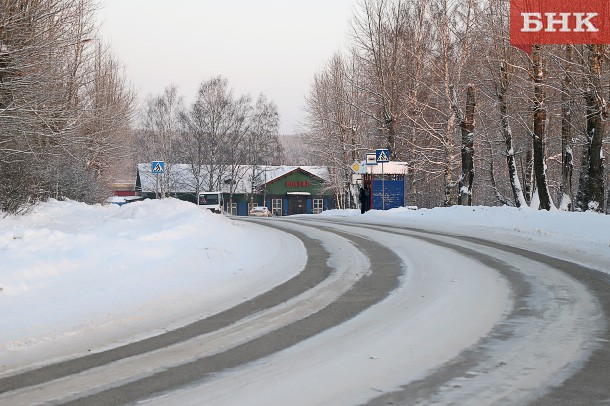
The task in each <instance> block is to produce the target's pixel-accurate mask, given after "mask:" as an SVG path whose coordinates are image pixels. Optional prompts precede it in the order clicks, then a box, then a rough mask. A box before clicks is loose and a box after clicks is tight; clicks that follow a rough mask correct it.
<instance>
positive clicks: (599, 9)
mask: <svg viewBox="0 0 610 406" xmlns="http://www.w3.org/2000/svg"><path fill="white" fill-rule="evenodd" d="M510 43H511V44H512V45H513V46H515V47H518V48H521V49H523V50H525V51H526V52H528V53H530V52H531V50H532V47H531V46H532V45H533V44H609V43H610V0H511V2H510Z"/></svg>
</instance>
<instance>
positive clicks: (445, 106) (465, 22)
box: [304, 0, 610, 212]
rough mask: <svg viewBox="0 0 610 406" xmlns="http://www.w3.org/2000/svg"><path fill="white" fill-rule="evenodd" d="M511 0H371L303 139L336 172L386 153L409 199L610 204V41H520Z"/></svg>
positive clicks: (358, 13)
mask: <svg viewBox="0 0 610 406" xmlns="http://www.w3.org/2000/svg"><path fill="white" fill-rule="evenodd" d="M509 9H510V2H509V0H463V1H453V0H410V1H407V0H360V1H359V2H358V3H357V5H356V7H355V9H354V15H353V18H352V21H351V29H350V32H349V33H348V36H349V38H350V41H349V44H350V45H349V46H348V47H346V49H342V50H340V51H339V52H337V53H336V55H335V56H334V57H333V58H332V59H331V60H329V61H328V62H327V64H326V66H325V67H324V68H323V69H322V70H321V71H320V72H319V73H318V74H317V75H316V76H315V78H314V80H313V84H312V86H311V91H310V93H309V95H308V97H307V113H308V118H307V121H306V123H305V124H306V128H305V135H304V137H305V138H304V139H305V140H306V142H307V143H308V146H309V150H310V152H311V154H312V155H313V156H315V157H316V159H317V160H318V162H319V163H326V164H328V165H329V166H330V167H332V168H333V169H334V170H335V171H336V174H337V175H336V177H335V179H336V180H337V181H336V182H335V184H334V185H333V187H334V188H335V189H336V194H337V195H342V196H344V206H349V205H350V199H349V197H348V195H349V187H348V182H349V179H350V175H351V169H350V166H351V164H352V163H353V162H354V161H361V160H363V159H364V155H365V153H366V152H369V151H371V150H373V151H374V150H375V149H376V148H388V149H389V150H390V152H391V158H392V159H393V160H398V161H404V162H407V163H408V164H409V169H410V173H409V174H408V176H407V186H406V194H407V204H408V205H415V206H418V207H436V206H450V205H453V204H465V205H469V204H476V205H512V206H517V207H523V206H525V205H529V206H531V207H534V208H542V209H551V208H553V207H557V208H561V209H563V210H579V211H583V210H595V211H598V212H604V211H605V210H609V209H607V201H608V200H610V197H608V195H606V193H607V191H608V179H607V178H608V174H607V172H606V170H605V168H604V159H605V151H607V148H608V141H609V138H608V135H607V129H606V128H605V127H606V125H605V123H606V121H607V116H608V106H607V97H609V94H610V86H609V85H610V75H609V74H608V72H609V70H608V68H607V66H608V56H609V54H608V48H607V47H606V46H603V45H544V46H538V45H535V46H533V49H532V51H533V52H532V54H531V55H528V54H527V53H525V52H524V51H522V50H519V49H517V48H514V47H512V46H511V45H510V37H509Z"/></svg>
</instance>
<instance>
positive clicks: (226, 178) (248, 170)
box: [138, 163, 329, 194]
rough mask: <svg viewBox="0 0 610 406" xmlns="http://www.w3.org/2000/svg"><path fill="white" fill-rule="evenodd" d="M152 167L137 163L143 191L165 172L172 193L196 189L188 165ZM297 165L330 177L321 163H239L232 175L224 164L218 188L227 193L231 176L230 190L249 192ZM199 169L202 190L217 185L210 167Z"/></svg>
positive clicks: (152, 188) (189, 191)
mask: <svg viewBox="0 0 610 406" xmlns="http://www.w3.org/2000/svg"><path fill="white" fill-rule="evenodd" d="M151 168H152V165H151V163H140V164H138V173H139V175H140V183H141V187H142V192H153V191H155V190H157V176H159V177H162V176H167V175H168V174H169V184H170V189H171V192H172V193H193V192H194V191H195V185H196V184H197V182H196V179H195V176H194V175H193V171H192V168H191V165H188V164H166V172H167V173H166V174H164V175H154V174H153V173H152V170H151ZM299 168H300V169H302V170H304V171H306V172H309V173H311V174H312V175H314V176H317V177H319V178H321V179H324V180H327V179H329V173H328V169H327V168H326V167H323V166H289V165H282V166H271V165H262V166H255V167H253V166H251V165H239V166H237V167H236V168H235V169H236V170H235V175H234V176H233V177H232V176H231V175H230V170H229V169H230V168H229V167H226V168H225V170H224V173H223V174H222V175H221V180H222V181H221V182H220V184H221V187H220V189H221V190H220V191H221V192H224V193H230V192H231V180H233V182H234V183H233V193H235V194H242V193H250V192H251V191H252V190H253V189H256V188H257V187H258V186H260V185H263V184H265V183H269V182H272V181H273V180H275V179H277V178H280V177H282V176H284V175H286V174H287V173H290V172H292V171H294V170H296V169H299ZM215 170H216V171H217V172H219V168H215ZM201 173H202V180H201V186H202V187H201V190H211V189H217V188H210V187H208V183H209V181H208V179H209V177H208V174H209V173H210V167H209V166H207V165H204V166H203V167H202V171H201ZM253 175H254V176H253Z"/></svg>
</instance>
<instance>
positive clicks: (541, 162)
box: [532, 45, 551, 210]
mask: <svg viewBox="0 0 610 406" xmlns="http://www.w3.org/2000/svg"><path fill="white" fill-rule="evenodd" d="M540 49H541V47H540V45H534V46H533V49H532V68H533V74H534V172H535V173H536V186H537V189H538V197H539V198H540V208H542V209H544V210H550V209H551V196H550V193H549V188H548V184H547V179H546V163H545V159H544V141H545V137H546V108H545V107H544V89H543V87H542V85H543V82H544V71H543V67H542V57H541V55H540Z"/></svg>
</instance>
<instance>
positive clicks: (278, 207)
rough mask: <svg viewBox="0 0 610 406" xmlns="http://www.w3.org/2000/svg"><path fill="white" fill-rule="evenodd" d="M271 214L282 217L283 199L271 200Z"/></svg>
mask: <svg viewBox="0 0 610 406" xmlns="http://www.w3.org/2000/svg"><path fill="white" fill-rule="evenodd" d="M271 212H272V213H273V214H275V215H276V216H281V215H282V199H271Z"/></svg>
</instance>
